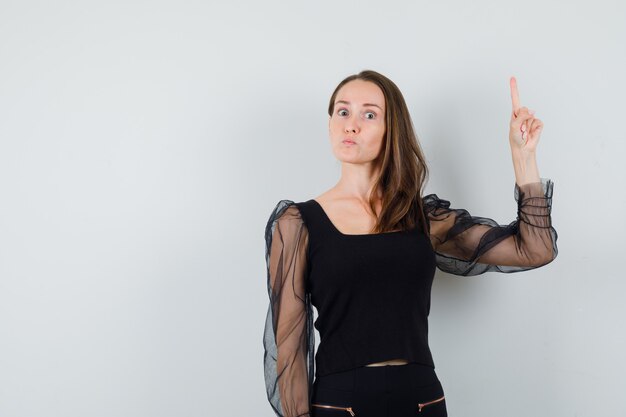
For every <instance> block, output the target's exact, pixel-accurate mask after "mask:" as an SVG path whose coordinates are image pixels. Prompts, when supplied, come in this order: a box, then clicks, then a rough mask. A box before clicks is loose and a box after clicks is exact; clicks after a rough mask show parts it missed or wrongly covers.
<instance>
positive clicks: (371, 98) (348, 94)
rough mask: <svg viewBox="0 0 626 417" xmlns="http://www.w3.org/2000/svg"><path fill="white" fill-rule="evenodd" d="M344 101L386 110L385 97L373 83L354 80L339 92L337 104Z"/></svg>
mask: <svg viewBox="0 0 626 417" xmlns="http://www.w3.org/2000/svg"><path fill="white" fill-rule="evenodd" d="M339 101H342V102H344V103H349V104H352V105H367V104H370V105H376V106H378V107H380V108H381V109H384V108H385V96H384V94H383V92H382V90H381V89H380V87H378V85H376V84H374V83H373V82H369V81H363V80H353V81H350V82H349V83H347V84H345V85H344V86H342V87H341V88H340V89H339V91H338V92H337V97H336V99H335V103H337V102H339Z"/></svg>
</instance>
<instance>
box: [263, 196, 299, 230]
mask: <svg viewBox="0 0 626 417" xmlns="http://www.w3.org/2000/svg"><path fill="white" fill-rule="evenodd" d="M305 204H307V202H295V201H293V200H288V199H283V200H279V201H278V202H277V203H276V204H275V205H274V208H273V209H272V211H271V213H270V216H269V218H268V220H267V225H266V232H269V231H270V230H271V229H272V228H273V227H274V225H275V224H276V223H281V224H285V225H287V224H292V225H303V223H304V220H303V214H302V211H303V205H305Z"/></svg>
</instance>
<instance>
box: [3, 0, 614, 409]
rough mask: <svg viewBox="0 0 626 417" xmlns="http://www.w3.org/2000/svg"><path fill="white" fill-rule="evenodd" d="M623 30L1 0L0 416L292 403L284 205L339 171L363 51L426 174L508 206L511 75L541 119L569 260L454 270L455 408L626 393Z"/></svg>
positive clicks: (510, 212)
mask: <svg viewBox="0 0 626 417" xmlns="http://www.w3.org/2000/svg"><path fill="white" fill-rule="evenodd" d="M625 28H626V6H624V3H623V2H620V1H607V0H603V1H594V2H582V1H568V2H565V1H554V2H539V1H527V2H508V3H505V2H496V1H485V0H477V1H472V2H464V1H457V2H426V1H420V2H409V1H406V2H382V1H377V2H372V1H367V2H366V1H346V2H336V1H327V2H317V1H316V2H306V3H305V2H287V1H285V2H278V1H263V2H260V1H258V2H257V1H238V2H228V3H227V2H210V1H209V2H207V1H107V2H105V1H100V2H89V1H53V2H50V1H39V2H36V1H19V2H18V1H6V0H2V1H0V416H3V417H27V416H28V417H36V416H46V417H47V416H59V417H61V416H62V417H74V416H76V417H78V416H80V417H83V416H90V417H100V416H102V417H113V416H129V417H131V416H146V417H160V416H185V417H194V416H252V415H255V416H267V417H269V416H272V415H273V412H272V410H271V408H270V406H269V404H268V402H267V399H266V396H265V386H264V381H263V365H262V359H263V352H262V330H263V325H264V320H265V314H266V311H267V302H268V294H267V282H266V275H265V263H264V262H265V259H264V241H263V235H264V229H265V222H266V221H267V219H268V217H269V214H270V212H271V210H272V208H273V207H274V205H275V204H276V203H277V202H278V201H279V200H280V199H291V200H294V201H304V200H307V199H309V198H313V197H315V196H317V195H319V194H321V193H322V192H323V191H325V190H327V189H328V188H330V187H332V186H333V185H334V184H335V182H336V181H337V179H338V178H339V168H340V165H339V162H338V161H337V160H335V159H334V157H333V155H332V152H331V149H330V146H329V143H328V131H327V129H328V125H327V120H328V115H327V113H326V108H327V104H328V99H329V97H330V94H331V93H332V91H333V89H334V87H335V86H336V84H337V83H338V82H339V81H341V79H343V78H344V77H345V76H347V75H349V74H352V73H356V72H358V71H360V70H362V69H373V70H376V71H379V72H381V73H383V74H384V75H386V76H387V77H389V78H390V79H392V80H393V81H394V82H395V83H396V84H397V85H398V86H399V87H400V89H401V90H402V92H403V94H404V96H405V98H406V100H407V104H408V105H409V109H410V111H411V115H412V117H413V123H414V125H415V128H416V131H417V134H418V138H419V140H420V142H421V144H422V146H423V148H424V151H425V154H426V157H427V159H428V162H429V167H430V169H431V179H430V182H429V183H428V185H427V187H426V192H425V194H426V193H431V192H434V193H437V194H438V195H439V196H440V197H443V198H446V199H449V200H450V201H451V202H452V204H453V206H454V207H462V208H466V209H468V210H469V211H470V213H472V214H474V215H481V216H486V217H491V218H494V219H496V220H497V221H498V222H500V223H501V224H508V223H509V222H511V221H513V220H515V217H516V205H515V201H514V198H513V187H514V172H513V168H512V164H511V156H510V151H509V144H508V137H507V135H508V123H509V117H510V111H511V102H510V93H509V84H508V79H509V77H510V76H511V75H514V76H516V77H517V80H518V85H519V91H520V99H521V102H522V105H525V106H528V107H530V108H531V109H534V110H536V112H537V117H539V118H540V119H541V120H542V121H543V122H544V124H545V128H544V131H543V134H542V137H541V141H540V143H539V147H538V162H539V170H540V175H541V176H542V177H547V178H551V179H552V180H553V181H554V183H555V186H554V202H553V211H552V215H553V225H554V226H555V228H556V229H557V232H558V234H559V239H558V246H559V255H558V257H557V259H556V260H555V261H553V262H552V263H551V264H549V265H547V266H545V267H543V268H540V269H537V270H534V271H529V272H524V273H518V274H496V273H487V274H484V275H481V276H477V277H457V276H453V275H448V274H444V273H441V272H439V271H438V272H437V275H436V277H435V284H434V287H433V294H432V297H433V299H432V308H431V315H430V343H431V349H432V352H433V356H434V358H435V363H436V370H437V373H438V376H439V378H440V380H441V381H442V384H443V386H444V390H445V392H446V399H447V404H448V413H449V415H450V416H451V417H468V416H469V417H472V416H477V417H478V416H480V417H487V416H494V417H495V416H498V417H500V416H520V417H521V416H527V415H536V416H552V417H557V416H618V415H623V414H621V413H623V412H624V408H623V405H624V400H623V398H624V389H625V388H626V378H625V377H624V374H625V372H626V366H625V363H626V361H625V359H624V354H623V352H625V351H626V334H625V331H624V327H623V322H622V320H623V318H624V317H625V316H626V304H625V303H624V301H623V300H624V293H625V292H626V284H625V280H624V262H623V259H624V249H625V245H624V232H625V231H626V230H625V229H626V228H625V220H624V218H625V216H624V207H625V203H626V198H625V197H624V191H623V189H624V183H625V179H626V175H625V168H624V151H625V150H626V147H625V145H624V143H625V140H626V137H625V136H626V135H625V133H624V127H623V120H624V111H625V105H624V97H625V93H626V88H625V85H626V83H625V81H624V74H626V54H625V53H624V39H626V29H625ZM318 342H319V339H318Z"/></svg>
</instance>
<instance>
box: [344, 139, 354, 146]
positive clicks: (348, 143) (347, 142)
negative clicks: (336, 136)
mask: <svg viewBox="0 0 626 417" xmlns="http://www.w3.org/2000/svg"><path fill="white" fill-rule="evenodd" d="M343 143H344V144H346V145H354V144H355V143H356V142H355V141H353V140H348V139H346V140H344V141H343Z"/></svg>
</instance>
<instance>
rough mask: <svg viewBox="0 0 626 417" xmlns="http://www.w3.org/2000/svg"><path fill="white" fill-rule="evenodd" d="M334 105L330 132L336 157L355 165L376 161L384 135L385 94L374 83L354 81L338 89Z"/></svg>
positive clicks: (329, 125) (329, 122)
mask: <svg viewBox="0 0 626 417" xmlns="http://www.w3.org/2000/svg"><path fill="white" fill-rule="evenodd" d="M334 105H335V108H334V110H333V115H332V116H331V117H330V120H329V121H328V129H329V135H330V144H331V146H332V148H333V153H334V154H335V157H336V158H337V159H338V160H340V161H342V162H349V163H355V164H356V163H367V162H372V161H373V160H375V159H376V157H378V154H379V153H380V149H381V147H382V143H383V137H384V135H385V96H384V95H383V91H382V90H381V89H380V87H378V86H377V85H376V84H374V83H373V82H370V81H363V80H352V81H350V82H348V83H347V84H345V85H344V86H343V87H341V89H339V91H338V92H337V96H336V97H335V103H334ZM350 141H351V142H350Z"/></svg>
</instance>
